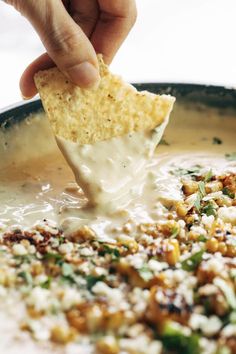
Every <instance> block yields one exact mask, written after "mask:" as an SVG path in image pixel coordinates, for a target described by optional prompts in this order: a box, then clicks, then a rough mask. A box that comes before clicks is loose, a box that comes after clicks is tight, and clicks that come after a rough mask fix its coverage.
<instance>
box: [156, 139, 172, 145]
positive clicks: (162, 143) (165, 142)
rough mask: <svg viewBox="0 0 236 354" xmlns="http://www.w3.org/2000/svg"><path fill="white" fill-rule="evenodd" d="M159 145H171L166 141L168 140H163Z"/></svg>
mask: <svg viewBox="0 0 236 354" xmlns="http://www.w3.org/2000/svg"><path fill="white" fill-rule="evenodd" d="M159 145H166V146H169V145H170V144H169V143H168V142H167V141H166V139H164V138H162V139H161V141H160V142H159Z"/></svg>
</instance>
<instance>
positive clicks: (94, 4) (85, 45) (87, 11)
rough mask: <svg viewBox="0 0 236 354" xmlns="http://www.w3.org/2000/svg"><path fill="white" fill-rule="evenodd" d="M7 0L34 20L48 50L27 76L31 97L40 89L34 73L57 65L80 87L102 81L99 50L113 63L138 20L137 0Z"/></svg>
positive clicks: (23, 85)
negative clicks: (35, 81) (98, 60)
mask: <svg viewBox="0 0 236 354" xmlns="http://www.w3.org/2000/svg"><path fill="white" fill-rule="evenodd" d="M5 1H6V2H7V3H8V4H10V5H13V6H14V7H15V8H16V9H17V10H18V11H20V12H21V13H22V15H24V16H25V17H26V18H27V19H28V20H29V21H30V22H31V24H32V25H33V27H34V28H35V29H36V31H37V33H38V35H39V37H40V39H41V40H42V43H43V44H44V46H45V48H46V50H47V53H44V54H42V55H41V56H40V57H39V58H37V59H36V60H35V61H33V62H32V63H31V64H30V65H29V66H28V67H27V68H26V70H25V71H24V73H23V75H22V77H21V80H20V89H21V92H22V95H23V96H24V97H25V98H30V97H33V96H34V95H35V94H36V93H37V89H36V87H35V84H34V74H35V73H36V72H37V71H39V70H43V69H48V68H50V67H52V66H54V65H55V64H56V65H57V66H58V68H59V69H60V70H61V71H62V72H63V73H64V74H65V75H66V76H67V77H68V78H69V79H70V80H71V81H72V82H74V83H75V84H77V85H78V86H80V87H83V88H89V87H92V86H94V85H96V83H98V82H99V71H98V63H97V57H96V53H102V54H103V56H104V60H105V62H106V63H108V64H109V63H110V62H111V61H112V59H113V57H114V55H115V53H116V52H117V50H118V49H119V47H120V45H121V44H122V42H123V41H124V39H125V38H126V36H127V34H128V33H129V31H130V29H131V28H132V26H133V24H134V22H135V20H136V5H135V0H40V1H37V0H5Z"/></svg>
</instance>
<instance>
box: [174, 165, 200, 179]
mask: <svg viewBox="0 0 236 354" xmlns="http://www.w3.org/2000/svg"><path fill="white" fill-rule="evenodd" d="M200 168H201V166H198V165H196V166H194V167H191V168H188V169H186V168H182V167H179V168H176V169H175V170H173V171H170V173H171V174H172V175H174V176H186V175H188V176H192V177H196V176H199V175H200Z"/></svg>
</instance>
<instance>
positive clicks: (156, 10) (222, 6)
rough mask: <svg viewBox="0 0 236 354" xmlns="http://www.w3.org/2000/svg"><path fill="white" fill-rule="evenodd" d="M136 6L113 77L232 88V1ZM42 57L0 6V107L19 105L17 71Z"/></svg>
mask: <svg viewBox="0 0 236 354" xmlns="http://www.w3.org/2000/svg"><path fill="white" fill-rule="evenodd" d="M83 1H85V0H83ZM137 5H138V12H139V15H138V20H137V23H136V25H135V27H134V29H133V31H132V32H131V34H130V36H129V37H128V39H127V40H126V42H125V43H124V45H123V47H122V48H121V49H120V51H119V53H118V54H117V56H116V58H115V60H114V62H113V64H112V69H113V71H114V72H117V73H119V74H122V76H123V77H124V78H125V79H127V80H128V81H132V82H141V81H150V82H154V81H158V82H197V83H213V84H222V85H226V86H236V43H235V42H236V40H235V37H236V1H235V0H137ZM42 52H43V47H42V45H41V43H40V40H39V39H38V37H37V35H36V34H35V32H34V30H33V29H32V27H31V26H30V25H29V24H28V23H27V21H26V20H25V19H24V18H23V17H21V16H20V15H19V14H18V13H17V12H16V11H15V10H14V9H13V8H12V7H10V6H9V5H6V4H5V3H4V2H2V1H0V108H1V107H4V106H6V105H8V104H11V103H13V102H16V101H19V100H21V96H20V92H19V89H18V81H19V78H20V75H21V72H22V71H23V69H24V68H25V67H26V65H27V64H28V63H30V61H31V60H33V59H34V58H35V57H36V56H38V55H39V54H41V53H42Z"/></svg>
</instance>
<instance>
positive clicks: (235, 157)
mask: <svg viewBox="0 0 236 354" xmlns="http://www.w3.org/2000/svg"><path fill="white" fill-rule="evenodd" d="M225 158H226V160H228V161H235V160H236V152H231V153H228V154H225Z"/></svg>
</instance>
